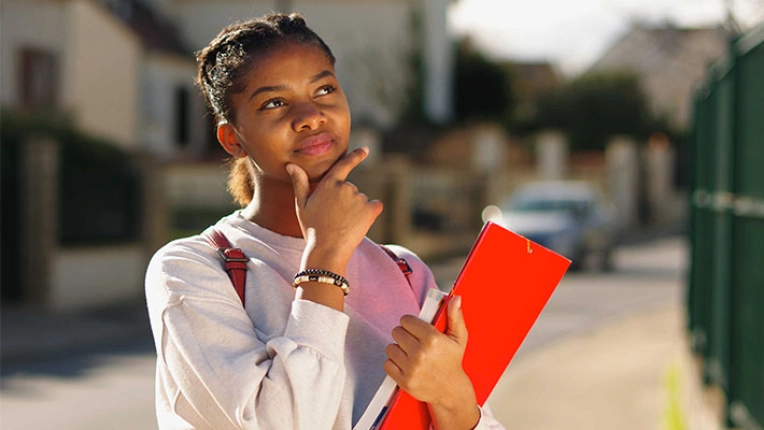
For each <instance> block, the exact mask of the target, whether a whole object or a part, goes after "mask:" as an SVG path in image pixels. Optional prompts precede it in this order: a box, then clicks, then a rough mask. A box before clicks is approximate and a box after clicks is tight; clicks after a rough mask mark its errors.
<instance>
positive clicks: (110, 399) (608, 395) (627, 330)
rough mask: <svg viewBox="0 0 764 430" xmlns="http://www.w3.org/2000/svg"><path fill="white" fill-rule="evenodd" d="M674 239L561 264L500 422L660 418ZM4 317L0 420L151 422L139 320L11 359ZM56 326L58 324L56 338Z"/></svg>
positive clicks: (676, 334) (600, 424) (681, 252)
mask: <svg viewBox="0 0 764 430" xmlns="http://www.w3.org/2000/svg"><path fill="white" fill-rule="evenodd" d="M685 246H686V245H685V242H684V240H683V239H681V238H678V237H669V238H663V239H657V240H652V241H649V242H642V243H639V244H633V245H629V246H624V247H622V248H620V249H619V250H618V251H617V252H616V254H615V270H614V271H613V272H611V273H604V274H602V273H598V272H588V271H584V272H575V273H570V274H568V275H567V276H566V277H565V279H564V280H563V282H562V283H561V284H560V286H559V287H558V289H557V291H556V292H555V294H554V296H553V297H552V299H551V301H550V302H549V304H548V305H547V307H546V309H545V310H544V312H543V313H542V315H541V317H540V319H539V320H538V322H537V323H536V325H535V327H534V328H533V330H532V331H531V333H530V335H529V337H528V338H527V340H526V342H525V343H524V344H523V346H522V348H521V349H520V351H519V352H518V354H517V356H516V357H515V360H514V361H513V362H512V364H511V365H510V367H509V369H508V370H507V372H506V374H505V376H504V377H503V379H502V380H501V381H500V382H499V385H498V386H497V387H496V390H495V391H494V393H493V395H492V396H491V398H490V399H489V403H490V404H491V406H492V408H493V411H494V414H495V415H496V416H497V417H498V418H499V419H500V420H501V421H502V423H503V424H504V425H505V426H506V427H507V428H508V429H510V428H511V429H544V430H546V429H556V428H559V429H563V428H564V429H584V428H585V429H588V430H591V429H613V428H618V429H632V428H633V429H657V428H660V427H661V420H662V419H663V409H664V408H665V407H666V405H667V400H666V395H667V393H666V383H665V378H666V375H667V372H669V370H670V368H671V367H672V365H674V364H677V363H680V362H681V360H680V359H681V357H682V354H687V352H686V351H684V349H685V345H684V343H682V337H681V333H682V324H683V322H682V321H683V312H682V311H681V306H682V294H683V290H684V288H683V286H684V283H685V280H684V276H685V266H686V261H685V260H686V249H685ZM460 265H461V261H459V260H453V261H451V262H447V263H442V264H436V265H433V270H434V271H435V273H436V276H437V277H438V279H439V282H440V283H441V285H448V284H449V283H451V282H452V281H453V278H454V277H455V276H456V273H457V272H458V268H459V266H460ZM132 312H133V315H139V314H140V310H136V309H133V310H132ZM8 317H11V318H8ZM4 318H5V319H4V321H3V323H4V326H5V328H4V333H3V334H4V344H3V359H4V364H3V368H2V384H1V385H0V394H1V395H2V402H1V403H0V408H2V410H1V411H0V427H2V428H3V429H7V430H13V429H48V428H57V429H62V430H67V429H72V430H73V429H77V430H88V429H104V428H110V429H117V430H119V429H149V428H156V425H155V422H154V410H153V379H154V373H153V372H154V352H153V347H152V344H151V338H150V333H149V332H148V327H147V325H146V324H145V322H143V323H141V322H138V321H136V326H135V330H133V332H132V333H133V334H136V333H137V334H142V335H141V336H135V337H134V338H132V339H131V340H130V341H129V342H116V343H111V344H109V343H104V342H103V341H99V340H97V339H95V338H94V339H95V340H96V345H92V344H91V345H88V346H87V347H84V346H83V347H82V348H79V349H78V350H79V351H80V352H78V353H76V354H75V353H72V354H67V355H60V351H58V352H57V351H51V352H49V353H46V352H44V351H42V350H39V351H38V353H37V354H36V356H34V357H33V356H32V355H33V354H32V353H31V352H30V353H28V354H26V356H23V357H22V356H17V357H16V358H13V351H9V350H8V347H12V346H13V345H8V344H6V343H5V338H6V333H9V331H10V329H11V328H12V329H13V330H15V333H11V334H12V335H16V336H19V335H20V334H21V333H19V330H23V327H21V326H19V325H18V324H17V325H15V326H14V325H13V324H14V318H15V319H16V320H19V319H20V318H21V317H20V316H19V315H5V316H4ZM98 318H101V319H100V320H99V319H98ZM98 318H95V317H94V318H93V319H92V320H91V321H92V322H93V324H91V325H90V326H89V325H88V324H87V323H86V321H85V320H80V322H79V325H77V326H76V328H77V330H78V331H79V334H78V336H77V342H80V343H82V344H83V345H84V344H85V341H86V340H87V330H97V329H98V327H94V326H96V325H97V326H100V327H103V326H104V321H105V320H104V319H103V318H104V317H103V316H102V315H99V316H98ZM123 320H124V316H123ZM8 324H10V326H9V325H8ZM38 326H39V324H38ZM60 326H63V323H62V324H60ZM72 327H75V326H72ZM118 328H124V327H123V326H120V325H119V324H117V325H114V326H113V329H114V332H115V333H117V334H118V335H119V333H120V332H119V330H117V329H118ZM52 330H53V331H55V328H52ZM125 333H128V331H126V330H123V331H122V335H124V334H125ZM25 334H26V335H27V336H28V337H30V338H34V337H35V333H33V332H28V333H25ZM66 336H67V335H66V334H65V332H64V331H61V334H59V335H58V338H59V339H61V340H62V342H63V341H64V340H65V338H66ZM41 337H44V336H42V335H41ZM8 338H9V339H12V338H13V337H12V336H10V337H8ZM17 344H18V343H17ZM53 345H54V346H55V344H53ZM99 345H104V346H103V347H99ZM60 346H61V345H59V348H60ZM70 346H71V347H72V348H77V346H76V345H70ZM51 348H53V347H51ZM683 351H684V352H683ZM8 357H10V358H12V359H11V360H8V361H6V358H8ZM46 357H59V358H46ZM22 358H23V359H22ZM677 360H680V361H677ZM691 428H695V427H691Z"/></svg>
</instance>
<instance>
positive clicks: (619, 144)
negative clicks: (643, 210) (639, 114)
mask: <svg viewBox="0 0 764 430" xmlns="http://www.w3.org/2000/svg"><path fill="white" fill-rule="evenodd" d="M605 165H606V171H607V182H608V188H609V190H610V195H611V197H612V199H613V204H614V206H615V211H616V215H617V219H618V221H619V224H620V226H621V227H624V228H630V227H635V226H636V225H637V224H638V223H639V151H638V149H637V143H636V142H635V141H634V139H632V138H630V137H627V136H616V137H614V138H613V139H611V140H610V142H609V143H608V145H607V148H606V149H605Z"/></svg>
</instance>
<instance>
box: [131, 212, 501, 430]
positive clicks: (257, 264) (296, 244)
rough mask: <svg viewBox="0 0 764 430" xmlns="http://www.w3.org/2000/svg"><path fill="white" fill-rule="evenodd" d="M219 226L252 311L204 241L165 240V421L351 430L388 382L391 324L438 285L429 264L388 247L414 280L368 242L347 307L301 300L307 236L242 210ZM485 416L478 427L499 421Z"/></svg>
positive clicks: (161, 346)
mask: <svg viewBox="0 0 764 430" xmlns="http://www.w3.org/2000/svg"><path fill="white" fill-rule="evenodd" d="M216 228H218V229H219V230H221V231H222V232H223V233H224V234H225V235H226V237H227V238H228V240H229V241H230V242H231V243H232V244H233V246H234V247H239V248H241V249H242V250H243V251H244V253H245V254H246V256H247V257H248V258H249V263H248V271H247V282H246V306H242V303H241V301H240V300H239V297H238V296H237V295H236V292H235V290H234V288H233V286H232V285H231V282H230V280H229V278H228V276H227V274H226V273H225V271H224V270H223V262H222V259H221V258H220V256H219V255H218V254H217V252H216V250H215V249H213V248H212V247H211V246H210V245H209V244H208V243H207V242H206V240H205V239H204V238H202V237H201V236H193V237H190V238H186V239H180V240H176V241H174V242H171V243H169V244H167V245H166V246H164V247H163V248H162V249H160V250H159V251H158V252H157V253H156V254H155V255H154V257H153V258H152V260H151V263H150V264H149V267H148V271H147V274H146V298H147V303H148V308H149V316H150V319H151V327H152V331H153V333H154V340H155V344H156V349H157V374H156V405H157V419H158V422H159V428H160V429H162V430H165V429H190V428H194V429H215V430H223V429H279V430H281V429H343V430H347V429H351V428H352V424H353V423H355V422H356V421H357V420H358V419H359V418H360V416H361V414H363V412H364V410H365V408H366V406H367V405H368V403H369V401H370V400H371V398H372V397H373V395H374V393H375V392H376V390H377V388H378V387H379V385H380V384H381V382H382V380H383V379H384V377H385V373H384V370H383V369H382V363H383V362H384V361H385V359H386V356H385V353H384V350H385V346H387V345H388V344H390V343H393V339H392V336H391V332H392V329H393V328H394V327H395V326H397V325H398V324H399V319H400V317H401V316H402V315H404V314H412V315H417V314H418V313H419V307H420V305H421V303H422V302H423V300H424V297H425V295H426V292H427V290H429V289H430V288H437V286H436V285H435V280H434V278H433V275H432V273H431V271H430V270H429V269H428V268H427V266H426V265H425V264H424V263H423V262H422V261H421V260H420V259H419V258H418V257H417V256H415V255H414V254H413V253H411V252H410V251H408V250H406V249H404V248H402V247H396V246H392V247H391V249H393V251H394V252H395V253H396V254H397V255H398V256H400V257H403V258H405V259H406V260H407V261H408V262H409V264H410V265H411V266H412V268H413V274H412V275H411V285H409V283H408V282H407V280H406V278H405V276H404V275H403V273H402V272H401V271H400V269H399V268H398V266H397V265H396V264H395V262H394V261H393V260H392V259H391V258H390V256H389V255H387V254H386V253H385V252H384V251H383V250H382V249H381V248H380V247H379V246H378V245H376V244H374V243H373V242H371V241H370V240H368V239H364V241H363V242H362V243H361V244H360V245H359V246H358V248H357V249H356V250H355V252H354V254H353V256H352V258H351V259H350V263H349V264H348V268H347V273H346V278H347V279H348V282H349V283H350V286H351V292H350V295H349V296H347V298H346V299H345V312H339V311H336V310H334V309H331V308H329V307H326V306H323V305H320V304H317V303H314V302H310V301H306V300H295V299H294V294H295V293H294V288H293V287H292V280H293V277H294V274H295V273H296V271H297V270H298V268H299V265H300V260H301V258H302V253H303V249H304V247H305V241H304V240H303V239H302V238H293V237H288V236H282V235H279V234H277V233H274V232H272V231H270V230H266V229H264V228H262V227H260V226H258V225H256V224H254V223H252V222H251V221H248V220H246V219H245V218H244V217H243V216H242V215H241V213H240V212H238V211H237V212H235V213H233V214H232V215H229V216H227V217H225V218H223V219H221V220H220V221H219V222H218V223H217V224H216ZM482 412H483V417H482V418H481V422H480V425H479V426H478V428H492V429H493V428H496V429H501V428H502V427H501V425H500V424H498V422H496V421H495V420H494V419H493V418H492V417H490V414H487V413H486V412H485V411H482Z"/></svg>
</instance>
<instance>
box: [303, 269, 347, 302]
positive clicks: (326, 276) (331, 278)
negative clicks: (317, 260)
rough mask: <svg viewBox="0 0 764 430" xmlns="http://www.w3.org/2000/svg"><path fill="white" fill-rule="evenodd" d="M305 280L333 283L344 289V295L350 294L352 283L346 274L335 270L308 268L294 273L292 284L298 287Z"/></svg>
mask: <svg viewBox="0 0 764 430" xmlns="http://www.w3.org/2000/svg"><path fill="white" fill-rule="evenodd" d="M305 282H320V283H322V284H331V285H335V286H337V287H340V289H342V293H343V294H344V295H346V296H347V295H348V294H350V283H349V282H348V280H347V279H345V277H344V276H341V275H338V274H336V273H334V272H330V271H328V270H322V269H308V270H303V271H301V272H299V273H297V274H296V275H294V283H293V284H292V286H294V287H295V288H297V287H298V286H300V284H302V283H305Z"/></svg>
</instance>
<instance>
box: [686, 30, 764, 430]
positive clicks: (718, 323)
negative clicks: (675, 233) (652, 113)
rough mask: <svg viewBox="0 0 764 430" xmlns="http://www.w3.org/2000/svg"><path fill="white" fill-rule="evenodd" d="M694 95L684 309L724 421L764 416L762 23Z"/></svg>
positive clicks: (752, 421)
mask: <svg viewBox="0 0 764 430" xmlns="http://www.w3.org/2000/svg"><path fill="white" fill-rule="evenodd" d="M710 72H711V73H710V75H711V76H710V78H709V80H708V82H706V84H705V85H704V87H703V88H701V89H700V90H699V91H698V92H697V94H696V99H695V120H694V126H693V134H694V136H693V144H694V146H693V155H692V160H693V192H692V194H691V195H692V198H691V208H692V209H691V211H690V214H691V218H690V230H689V233H690V242H691V266H690V267H691V269H690V273H689V289H688V312H689V330H690V332H691V334H692V339H693V349H694V351H695V352H696V353H697V354H699V355H701V356H702V357H703V359H704V360H703V362H704V373H705V382H706V383H707V384H713V385H717V386H719V387H721V388H722V389H723V390H724V392H725V394H726V400H727V417H726V418H727V421H728V422H727V424H728V425H734V426H740V427H742V428H757V429H760V428H761V427H762V425H764V25H761V26H759V27H758V28H756V29H755V30H753V31H751V32H750V33H748V34H746V35H744V36H742V37H740V38H738V39H737V40H736V41H735V42H733V43H732V44H731V45H730V49H729V52H728V55H727V56H726V57H725V58H722V59H721V60H720V61H719V62H718V63H716V64H715V65H714V66H713V67H712V68H711V70H710Z"/></svg>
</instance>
